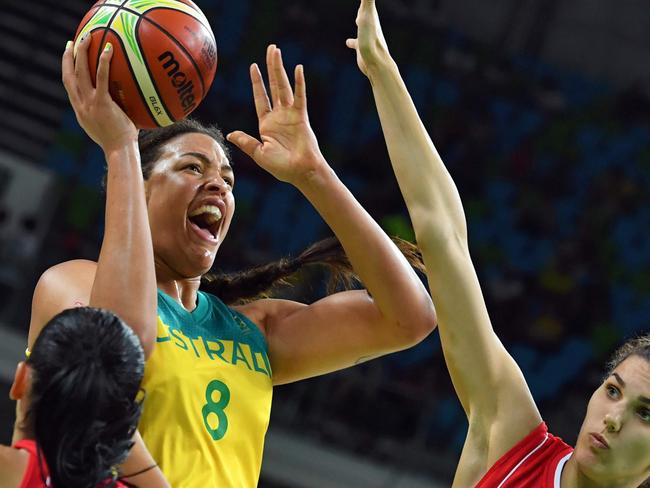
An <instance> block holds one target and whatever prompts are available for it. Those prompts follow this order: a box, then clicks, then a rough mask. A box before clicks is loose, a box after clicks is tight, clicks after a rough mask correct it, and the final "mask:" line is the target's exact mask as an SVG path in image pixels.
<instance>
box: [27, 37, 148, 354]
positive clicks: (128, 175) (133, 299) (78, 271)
mask: <svg viewBox="0 0 650 488" xmlns="http://www.w3.org/2000/svg"><path fill="white" fill-rule="evenodd" d="M89 44H90V42H89V38H86V39H85V40H82V41H80V42H79V43H78V46H77V55H76V62H75V57H74V55H73V47H72V45H71V43H70V44H69V45H68V46H67V47H66V50H65V53H64V54H63V60H62V70H63V83H64V85H65V88H66V91H67V92H68V97H69V99H70V102H71V104H72V107H73V108H74V110H75V114H76V116H77V120H78V121H79V124H80V125H81V126H82V127H83V129H84V130H85V131H86V133H87V134H88V136H89V137H90V138H92V139H93V140H94V141H95V142H96V143H97V144H98V145H99V146H100V147H101V148H102V150H103V151H104V154H105V156H106V164H107V167H108V175H107V186H106V221H105V230H104V238H103V241H102V247H101V251H100V255H99V260H98V262H97V264H95V263H92V262H90V261H82V262H80V261H70V262H67V263H62V264H60V265H58V266H56V267H54V268H51V269H50V270H48V271H46V272H45V273H44V275H43V276H42V277H41V280H40V281H39V283H38V285H37V287H36V290H35V292H34V300H33V305H32V319H31V322H30V331H29V338H28V344H29V346H31V345H32V344H33V342H34V340H35V339H36V337H37V336H38V333H39V332H40V330H41V328H42V327H43V325H44V324H45V323H47V321H48V320H49V319H50V318H51V317H52V316H54V315H55V314H57V313H58V312H60V311H61V310H63V309H65V308H69V307H73V306H77V305H90V306H93V307H99V308H105V309H109V310H111V311H113V312H115V313H116V314H118V315H119V316H120V317H121V318H122V319H123V320H124V321H125V322H126V323H128V324H129V325H130V326H131V327H132V328H133V330H134V331H135V332H136V333H137V334H138V336H139V337H140V340H141V341H142V346H143V348H144V351H145V354H146V355H147V356H148V355H149V354H150V353H151V350H152V348H153V345H154V343H155V337H156V316H157V295H156V276H155V269H154V260H153V247H152V243H151V233H150V230H149V220H148V217H147V207H146V201H145V191H144V182H143V178H142V172H141V169H140V155H139V151H138V141H137V137H138V131H137V129H136V128H135V126H134V125H133V123H132V122H131V121H130V120H129V119H128V117H127V116H126V114H125V113H124V112H123V111H122V110H121V109H120V108H119V107H118V105H117V104H116V103H115V102H114V101H113V100H112V99H111V97H110V95H109V92H108V73H109V65H110V60H111V57H112V50H111V49H108V50H104V52H103V53H102V55H101V57H100V61H99V65H98V69H97V77H96V88H95V87H94V86H93V82H92V80H91V76H90V71H89V68H88V54H87V52H88V46H89Z"/></svg>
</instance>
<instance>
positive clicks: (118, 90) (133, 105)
mask: <svg viewBox="0 0 650 488" xmlns="http://www.w3.org/2000/svg"><path fill="white" fill-rule="evenodd" d="M85 35H90V36H91V37H90V46H89V49H88V64H89V68H90V73H91V76H92V77H93V83H94V82H95V75H96V72H97V64H98V62H99V56H100V54H101V52H102V50H103V48H104V46H105V45H106V43H108V42H110V43H111V44H112V46H113V50H114V52H113V58H112V60H111V69H110V77H109V90H110V93H111V96H112V97H113V99H114V100H115V101H116V102H117V103H118V105H119V106H120V107H122V109H123V110H124V111H125V112H126V114H127V115H128V116H129V117H130V118H131V120H133V122H134V123H135V125H136V126H137V127H139V128H153V127H164V126H166V125H170V124H172V123H174V122H175V121H176V120H180V119H182V118H184V117H186V116H187V115H189V114H190V113H191V112H192V111H193V110H194V109H195V108H196V107H197V106H198V105H199V103H200V102H201V100H203V98H204V97H205V95H206V93H207V91H208V89H209V88H210V85H211V84H212V80H213V79H214V74H215V71H216V68H217V45H216V41H215V38H214V34H213V33H212V29H211V28H210V24H209V23H208V20H207V18H206V17H205V15H204V14H203V13H202V12H201V10H200V9H199V8H198V7H197V6H196V5H195V4H194V3H193V2H192V1H190V0H100V1H98V2H97V3H95V4H94V5H93V6H92V8H91V9H90V10H89V11H88V13H87V14H86V15H85V16H84V18H83V20H82V21H81V24H80V25H79V28H78V29H77V33H76V36H75V52H76V48H77V43H78V42H79V40H80V39H81V38H82V37H83V36H85Z"/></svg>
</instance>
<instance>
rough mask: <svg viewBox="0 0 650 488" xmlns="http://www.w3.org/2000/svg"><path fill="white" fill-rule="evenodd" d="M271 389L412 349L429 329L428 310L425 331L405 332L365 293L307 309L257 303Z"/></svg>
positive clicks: (283, 303)
mask: <svg viewBox="0 0 650 488" xmlns="http://www.w3.org/2000/svg"><path fill="white" fill-rule="evenodd" d="M260 302H261V306H263V307H264V309H265V314H264V315H265V320H264V322H265V323H264V329H265V332H266V338H267V343H268V348H269V359H270V361H271V367H272V369H273V382H274V383H275V384H282V383H289V382H292V381H297V380H300V379H304V378H309V377H312V376H317V375H321V374H325V373H329V372H332V371H336V370H339V369H343V368H347V367H349V366H353V365H355V364H358V363H360V362H363V361H366V360H368V359H372V358H375V357H379V356H382V355H384V354H388V353H391V352H395V351H399V350H401V349H405V348H407V347H410V346H412V345H414V344H417V343H418V342H420V341H421V340H422V339H424V338H425V337H426V336H427V335H428V334H429V333H430V332H431V331H432V330H433V329H434V328H435V312H434V311H433V307H431V309H430V310H425V311H423V315H424V316H428V317H429V318H430V320H428V321H424V320H423V322H426V327H425V326H424V325H423V326H421V327H420V326H418V327H408V326H404V325H401V324H398V323H394V322H391V321H389V320H387V319H386V318H385V317H383V316H382V314H381V312H380V310H379V308H378V307H377V305H376V304H375V302H374V300H373V299H372V297H371V296H370V295H369V294H368V293H367V292H366V291H365V290H352V291H344V292H340V293H335V294H333V295H329V296H327V297H325V298H323V299H321V300H318V301H317V302H315V303H312V304H311V305H305V304H302V303H296V302H291V301H287V300H260Z"/></svg>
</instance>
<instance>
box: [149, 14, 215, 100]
mask: <svg viewBox="0 0 650 488" xmlns="http://www.w3.org/2000/svg"><path fill="white" fill-rule="evenodd" d="M169 10H172V9H169ZM176 12H178V10H176ZM142 18H143V19H144V20H146V21H147V22H151V24H153V25H154V26H155V27H157V28H158V30H160V31H161V32H162V33H163V34H165V35H166V36H167V37H168V38H169V39H170V40H171V41H172V42H173V43H174V44H176V46H178V48H179V49H180V50H181V51H183V53H184V54H185V56H187V58H188V59H189V60H190V63H192V66H194V69H195V71H196V74H197V75H198V77H199V81H200V82H201V99H200V100H197V104H198V103H199V102H200V101H201V100H203V98H204V97H205V81H204V80H203V73H202V72H201V70H200V69H199V66H198V65H197V64H196V61H194V56H192V54H191V53H190V52H189V51H188V50H187V49H185V47H184V46H183V45H182V44H181V43H179V42H178V40H176V38H175V37H174V36H172V35H171V33H170V32H168V31H167V30H166V29H165V28H164V27H162V26H161V25H160V24H158V23H157V22H155V21H153V20H151V19H149V18H148V17H146V16H145V15H143V16H142ZM192 18H194V17H192ZM201 25H203V24H201Z"/></svg>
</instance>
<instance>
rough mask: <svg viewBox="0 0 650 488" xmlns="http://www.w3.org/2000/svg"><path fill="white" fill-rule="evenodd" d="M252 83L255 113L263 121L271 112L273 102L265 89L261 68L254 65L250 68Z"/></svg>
mask: <svg viewBox="0 0 650 488" xmlns="http://www.w3.org/2000/svg"><path fill="white" fill-rule="evenodd" d="M250 75H251V83H252V85H253V100H254V101H255V111H256V112H257V118H258V119H261V118H262V117H264V116H265V115H266V114H268V113H269V112H270V111H271V102H270V101H269V96H268V94H267V93H266V88H265V87H264V80H263V79H262V73H261V72H260V68H259V66H257V64H256V63H253V64H252V65H251V67H250Z"/></svg>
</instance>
